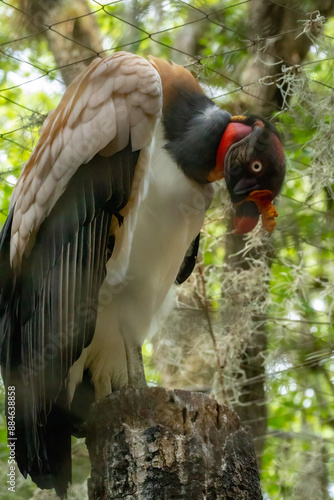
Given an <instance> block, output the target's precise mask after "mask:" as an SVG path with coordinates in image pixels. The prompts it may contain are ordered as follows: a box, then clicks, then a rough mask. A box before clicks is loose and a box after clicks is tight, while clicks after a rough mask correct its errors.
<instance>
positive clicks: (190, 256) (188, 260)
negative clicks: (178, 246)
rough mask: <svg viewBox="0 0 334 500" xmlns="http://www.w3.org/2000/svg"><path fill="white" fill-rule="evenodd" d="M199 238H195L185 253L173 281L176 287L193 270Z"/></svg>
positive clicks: (198, 236)
mask: <svg viewBox="0 0 334 500" xmlns="http://www.w3.org/2000/svg"><path fill="white" fill-rule="evenodd" d="M200 236H201V235H200V234H198V235H197V236H196V238H195V239H194V240H193V241H192V243H191V245H190V247H189V248H188V250H187V253H186V255H185V257H184V259H183V262H182V264H181V267H180V270H179V272H178V275H177V277H176V280H175V283H176V284H177V285H181V284H182V283H184V282H185V281H186V280H187V279H188V278H189V276H190V275H191V273H192V272H193V270H194V267H195V265H196V261H197V254H198V248H199V240H200Z"/></svg>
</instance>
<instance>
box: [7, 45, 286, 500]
mask: <svg viewBox="0 0 334 500" xmlns="http://www.w3.org/2000/svg"><path fill="white" fill-rule="evenodd" d="M284 172H285V161H284V153H283V150H282V146H281V143H280V139H279V137H278V133H277V131H276V130H275V128H274V127H272V126H271V125H270V124H269V123H267V122H266V121H264V120H263V119H262V118H260V117H258V116H255V117H254V116H250V117H246V116H231V115H230V114H229V113H228V112H226V111H223V110H221V109H220V108H219V107H218V106H217V105H216V104H215V103H214V102H213V101H212V100H210V99H209V98H208V97H206V95H205V94H204V92H203V90H202V88H201V87H200V85H199V84H198V82H197V81H196V79H195V78H194V77H193V76H192V75H191V73H190V72H189V71H187V70H186V69H185V68H183V67H182V66H178V65H175V64H170V63H168V62H166V61H164V60H160V59H156V58H153V57H151V58H150V59H149V61H147V60H146V59H144V58H142V57H139V56H137V55H133V54H130V53H126V52H118V53H115V54H113V55H111V56H109V57H105V58H103V59H100V58H98V59H95V60H94V61H93V62H92V63H91V64H90V66H89V67H88V68H87V69H86V70H85V71H83V72H82V73H81V74H80V75H79V76H78V77H77V78H76V79H75V80H74V81H73V83H72V84H71V85H70V86H69V87H68V89H67V90H66V92H65V94H64V96H63V98H62V100H61V101H60V103H59V105H58V107H57V108H56V109H55V110H54V111H52V112H51V113H50V115H49V116H48V118H47V119H46V120H45V122H44V125H43V127H42V129H41V135H40V139H39V141H38V143H37V145H36V147H35V149H34V151H33V153H32V155H31V156H30V158H29V160H28V162H27V163H26V165H25V167H24V169H23V171H22V173H21V175H20V178H19V180H18V182H17V184H16V186H15V189H14V192H13V195H12V198H11V205H10V212H9V215H8V218H7V220H6V222H5V225H4V227H3V229H2V232H1V235H0V293H1V296H0V343H1V366H2V377H3V380H4V383H5V387H6V389H7V392H8V394H11V390H13V391H14V392H15V397H16V408H15V409H16V415H15V418H16V421H15V423H16V427H15V438H16V441H15V443H16V460H17V463H18V466H19V469H20V471H21V472H22V474H23V475H24V476H25V477H26V476H27V474H30V476H31V477H32V479H33V481H35V483H36V484H37V485H38V486H39V487H40V488H53V487H54V488H55V489H56V492H57V494H58V495H59V496H65V495H66V489H67V487H68V483H69V482H70V481H71V433H74V434H79V433H80V427H81V423H82V420H83V419H84V418H85V416H86V415H87V412H88V408H89V405H90V404H91V403H92V402H93V401H94V400H99V399H101V398H103V397H105V396H106V395H108V394H109V393H111V392H112V391H114V390H116V389H120V388H123V387H124V386H126V385H130V386H133V387H140V386H143V385H145V383H146V382H145V375H144V368H143V362H142V355H141V347H142V343H143V341H144V339H145V337H146V336H147V334H148V332H149V330H150V329H152V328H154V325H155V324H157V322H158V320H159V318H160V317H161V316H163V315H164V314H165V313H166V311H167V310H168V309H169V307H170V304H169V303H170V293H169V292H170V290H171V288H172V286H173V283H174V282H175V281H176V282H177V283H181V282H183V281H184V280H186V279H187V277H188V276H189V275H190V273H191V271H192V269H193V267H194V264H195V260H196V254H197V250H198V241H199V237H198V235H199V233H200V230H201V227H202V224H203V220H204V216H205V211H206V209H207V208H208V207H209V205H210V202H211V199H212V196H213V184H214V182H215V181H218V180H219V179H222V178H223V177H224V178H225V181H226V185H227V188H228V192H229V195H230V197H231V200H232V203H233V204H234V207H235V226H236V229H235V231H236V232H237V233H246V232H248V231H250V230H251V229H253V228H254V227H255V225H256V224H257V222H258V220H259V217H260V216H262V223H263V225H264V227H265V228H266V229H267V230H268V231H272V230H273V228H274V225H275V220H274V218H275V217H276V216H277V213H276V210H275V208H274V206H273V205H272V204H271V202H272V200H273V199H274V198H275V197H276V196H277V194H278V192H279V191H280V188H281V186H282V182H283V178H284ZM11 399H12V398H8V400H7V418H8V422H11V420H10V418H11V417H10V415H11V405H10V401H11ZM8 437H9V438H12V437H13V434H11V435H9V436H8Z"/></svg>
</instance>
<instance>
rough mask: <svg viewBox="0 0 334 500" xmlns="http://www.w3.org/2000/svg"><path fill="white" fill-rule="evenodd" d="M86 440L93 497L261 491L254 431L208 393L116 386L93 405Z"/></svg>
mask: <svg viewBox="0 0 334 500" xmlns="http://www.w3.org/2000/svg"><path fill="white" fill-rule="evenodd" d="M86 441H87V446H88V450H89V455H90V460H91V464H92V472H91V478H90V479H89V481H88V492H89V498H90V500H97V499H99V500H104V499H114V498H120V499H127V500H144V499H145V500H150V499H152V500H162V499H164V500H167V499H168V500H171V499H173V498H174V499H185V500H186V499H187V500H190V499H191V500H200V499H206V500H210V499H211V500H214V499H215V500H217V499H221V500H225V499H226V500H236V499H239V500H243V499H245V500H246V499H249V500H260V499H262V494H261V489H260V481H259V474H258V470H257V465H256V458H255V453H254V448H253V445H252V441H251V437H250V435H249V432H248V431H247V430H245V429H243V428H242V427H241V425H240V420H239V418H238V416H237V414H236V413H235V412H234V411H233V410H231V409H229V408H228V407H227V406H224V405H219V404H218V403H217V402H216V401H215V400H214V399H212V398H210V397H208V396H206V395H204V394H200V393H191V392H188V391H180V390H175V391H167V390H165V389H163V388H158V387H155V388H148V387H146V388H143V389H137V390H135V389H130V388H128V389H125V390H124V391H122V392H118V393H114V394H111V395H110V396H109V397H108V398H106V399H104V400H103V401H100V402H99V403H96V404H95V405H94V406H93V409H92V413H91V416H90V419H89V422H88V425H87V440H86Z"/></svg>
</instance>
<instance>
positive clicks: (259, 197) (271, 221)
mask: <svg viewBox="0 0 334 500" xmlns="http://www.w3.org/2000/svg"><path fill="white" fill-rule="evenodd" d="M273 198H274V196H273V193H272V192H271V191H269V190H268V189H262V190H257V191H252V192H251V193H250V194H249V195H248V197H247V198H246V199H245V200H244V201H242V202H241V203H240V205H242V204H243V203H245V202H247V201H250V202H253V203H255V205H256V206H257V209H258V212H259V214H261V215H262V224H263V227H264V228H265V230H266V231H268V232H269V233H271V232H272V231H273V230H274V228H275V226H276V221H275V217H277V216H278V213H277V211H276V208H275V207H274V205H272V204H271V202H272V200H273ZM236 206H239V203H238V204H236ZM254 209H255V207H254ZM255 210H256V209H255ZM258 217H259V216H258V215H257V216H256V215H255V216H254V215H253V216H250V217H248V216H246V215H243V216H241V217H240V216H237V215H236V217H235V232H236V233H237V234H245V233H248V232H249V231H251V230H252V229H254V227H255V226H256V224H257V222H258Z"/></svg>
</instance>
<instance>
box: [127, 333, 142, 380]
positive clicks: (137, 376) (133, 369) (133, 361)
mask: <svg viewBox="0 0 334 500" xmlns="http://www.w3.org/2000/svg"><path fill="white" fill-rule="evenodd" d="M123 339H124V345H125V352H126V359H127V367H128V385H129V386H130V387H146V385H147V384H146V378H145V370H144V363H143V354H142V346H141V344H138V343H137V342H134V341H133V339H129V338H127V337H126V336H124V337H123Z"/></svg>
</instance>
